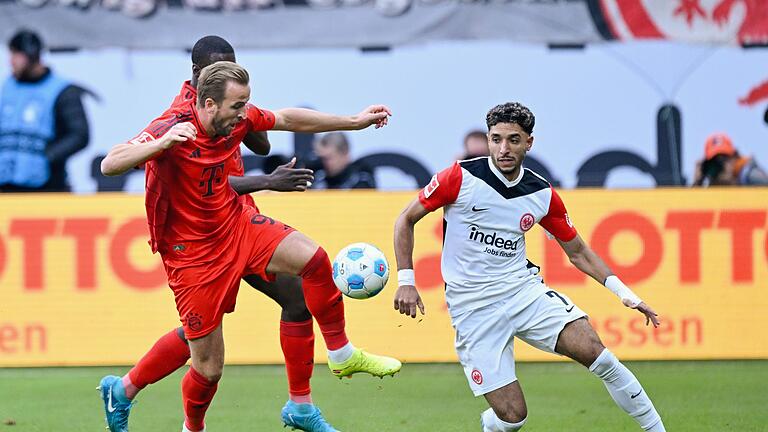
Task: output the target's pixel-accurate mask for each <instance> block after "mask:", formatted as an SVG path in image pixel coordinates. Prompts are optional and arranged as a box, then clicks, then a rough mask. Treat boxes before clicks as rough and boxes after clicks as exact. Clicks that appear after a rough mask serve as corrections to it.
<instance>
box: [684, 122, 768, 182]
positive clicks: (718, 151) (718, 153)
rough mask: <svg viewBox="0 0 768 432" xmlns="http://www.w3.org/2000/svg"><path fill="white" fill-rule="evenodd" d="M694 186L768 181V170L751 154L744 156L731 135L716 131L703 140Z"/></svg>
mask: <svg viewBox="0 0 768 432" xmlns="http://www.w3.org/2000/svg"><path fill="white" fill-rule="evenodd" d="M693 184H694V186H737V185H768V174H766V172H765V171H764V170H763V169H762V168H760V167H759V166H758V165H757V162H755V160H754V159H753V158H751V157H746V156H741V155H740V154H739V152H738V151H737V150H736V148H735V147H734V146H733V142H732V141H731V138H730V137H728V135H726V134H724V133H715V134H712V135H710V136H709V137H707V140H706V141H705V143H704V159H703V160H701V161H699V162H698V163H697V164H696V173H695V178H694V183H693Z"/></svg>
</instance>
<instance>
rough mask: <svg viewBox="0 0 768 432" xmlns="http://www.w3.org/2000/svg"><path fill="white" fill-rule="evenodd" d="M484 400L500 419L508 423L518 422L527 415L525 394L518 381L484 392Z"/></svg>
mask: <svg viewBox="0 0 768 432" xmlns="http://www.w3.org/2000/svg"><path fill="white" fill-rule="evenodd" d="M483 396H485V400H486V401H488V405H490V407H491V408H493V412H495V413H496V416H497V417H499V418H500V419H502V420H504V421H506V422H509V423H518V422H521V421H523V419H525V417H527V416H528V407H527V406H526V405H525V396H524V395H523V389H522V387H521V386H520V381H515V382H512V383H509V384H507V385H505V386H504V387H501V388H499V389H496V390H494V391H492V392H490V393H486V394H484V395H483Z"/></svg>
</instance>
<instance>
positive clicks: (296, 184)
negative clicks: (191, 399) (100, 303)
mask: <svg viewBox="0 0 768 432" xmlns="http://www.w3.org/2000/svg"><path fill="white" fill-rule="evenodd" d="M220 60H225V61H234V60H235V53H234V49H233V48H232V46H231V45H230V44H229V42H227V41H226V40H224V39H222V38H220V37H218V36H206V37H203V38H201V39H200V40H198V41H197V42H196V43H195V46H194V47H193V48H192V79H191V80H189V81H186V82H185V83H184V84H183V85H182V87H181V90H180V92H179V94H178V95H177V96H176V97H175V99H174V101H173V103H172V105H173V106H177V105H180V104H183V103H185V102H187V101H189V100H193V99H195V98H196V97H197V81H198V77H199V75H200V70H201V69H202V68H204V67H205V66H208V65H209V64H212V63H214V62H216V61H220ZM243 142H244V144H245V145H246V146H247V147H248V148H249V149H250V150H252V151H253V152H254V153H257V154H262V155H263V154H267V153H268V152H269V149H270V144H269V141H268V140H267V137H266V132H249V133H248V134H246V136H245V138H244V140H243ZM230 163H231V164H232V166H231V175H230V177H229V181H230V184H231V185H232V187H233V189H235V191H236V192H237V193H238V194H240V199H241V200H243V204H244V205H250V206H252V207H255V208H256V206H255V203H254V202H253V198H252V197H251V196H250V195H248V194H249V193H251V192H255V191H258V190H265V189H268V190H275V191H303V190H306V188H307V182H308V181H312V180H313V178H312V171H311V170H307V169H293V168H292V164H293V162H291V163H289V164H287V165H283V166H281V167H278V168H277V169H276V170H275V171H274V172H273V173H271V174H270V175H267V176H244V169H243V163H242V158H241V155H240V152H235V154H234V155H233V157H232V159H231V160H230ZM243 280H245V281H246V282H248V284H249V285H251V286H252V287H253V288H255V289H257V290H259V291H261V292H263V293H264V294H266V295H267V296H268V297H270V298H271V299H273V300H274V301H275V302H277V303H278V304H279V305H280V307H281V308H282V313H281V317H280V342H281V343H280V345H281V348H282V350H283V355H284V357H285V365H286V372H287V376H288V386H289V402H288V403H286V405H285V407H283V410H282V412H281V417H282V418H283V419H284V422H285V423H286V425H288V426H294V427H301V426H302V425H303V423H307V421H308V420H309V419H310V418H314V417H319V418H322V415H321V414H320V413H319V410H317V409H316V408H314V407H311V406H307V405H306V404H309V405H311V404H312V398H311V387H310V378H311V377H312V370H313V368H314V361H313V359H314V329H313V325H312V316H311V315H310V313H309V311H308V310H307V306H306V303H305V302H304V294H303V292H302V289H301V278H299V277H296V276H290V275H279V276H278V277H277V281H274V282H272V281H266V280H264V279H261V278H260V277H259V276H257V275H247V276H244V277H243ZM189 358H190V352H189V346H188V344H187V341H186V338H185V337H184V331H183V328H181V327H179V328H177V329H174V330H172V331H170V332H168V333H167V334H165V335H163V336H162V337H161V338H159V339H158V340H157V342H155V344H154V345H153V346H152V347H151V349H150V350H149V352H147V353H146V354H145V355H144V356H143V357H142V358H141V360H140V361H139V362H138V363H137V364H136V365H135V366H134V367H133V368H132V369H131V370H130V371H129V372H128V374H126V375H125V376H123V377H122V378H121V377H117V376H112V375H110V376H106V377H104V378H103V379H102V380H101V383H100V385H99V390H100V391H101V395H102V399H103V401H104V410H105V416H106V419H107V425H108V427H109V428H110V430H111V431H112V432H118V431H120V432H122V431H126V430H127V429H128V416H129V414H130V410H131V407H132V403H131V402H132V400H133V399H134V398H135V396H136V395H137V394H138V393H139V391H141V390H142V389H143V388H145V387H146V386H147V385H149V384H152V383H155V382H158V381H160V380H161V379H163V378H165V377H166V376H168V375H170V374H171V373H173V372H174V371H176V370H178V369H179V368H181V367H182V366H184V365H185V364H186V362H187V361H188V360H189ZM302 412H309V413H310V414H313V415H306V414H304V415H302V414H301V413H302ZM289 414H290V415H289ZM315 423H317V424H319V425H322V423H323V421H321V420H319V419H318V420H317V421H316V422H315ZM315 430H322V429H321V428H320V426H317V427H315Z"/></svg>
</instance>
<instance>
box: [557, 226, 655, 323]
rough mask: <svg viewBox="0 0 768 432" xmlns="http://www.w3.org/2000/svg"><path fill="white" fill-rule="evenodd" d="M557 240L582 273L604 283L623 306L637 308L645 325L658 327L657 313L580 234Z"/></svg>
mask: <svg viewBox="0 0 768 432" xmlns="http://www.w3.org/2000/svg"><path fill="white" fill-rule="evenodd" d="M557 241H558V243H560V246H561V247H562V248H563V250H564V251H565V253H566V254H567V255H568V259H570V261H571V264H573V265H574V266H575V267H576V268H578V269H579V270H581V271H582V272H583V273H585V274H587V275H589V276H591V277H592V278H593V279H595V280H596V281H598V282H600V283H601V284H603V285H605V287H606V288H608V289H609V290H611V292H613V293H614V294H616V295H617V296H618V297H619V298H620V299H621V302H622V303H623V304H624V305H625V306H627V307H629V308H632V309H637V310H638V311H640V313H642V314H643V315H645V320H646V321H645V323H646V325H647V324H649V323H653V326H654V327H658V325H659V318H658V314H657V313H656V312H655V311H654V310H653V309H651V307H650V306H648V305H647V304H646V303H645V302H643V301H642V300H641V299H640V297H638V296H637V294H635V293H634V292H632V290H631V289H629V287H627V286H626V285H624V283H623V282H621V280H620V279H619V278H618V277H616V276H615V275H614V274H613V272H612V271H611V269H610V268H608V265H607V264H605V261H603V260H602V258H600V257H599V256H598V255H597V254H596V253H595V251H593V250H592V248H590V247H589V245H587V243H586V242H584V239H582V238H581V236H580V235H576V237H574V238H573V239H572V240H570V241H562V240H559V239H558V240H557Z"/></svg>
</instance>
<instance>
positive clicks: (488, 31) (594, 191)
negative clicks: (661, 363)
mask: <svg viewBox="0 0 768 432" xmlns="http://www.w3.org/2000/svg"><path fill="white" fill-rule="evenodd" d="M138 3H142V2H138ZM145 3H147V4H153V5H155V7H156V9H155V10H153V11H152V12H151V13H136V12H135V11H134V12H131V9H130V7H129V6H126V5H129V2H119V1H116V2H113V3H112V4H113V7H112V8H108V7H106V6H101V5H100V4H97V3H90V2H79V3H77V4H73V3H71V2H54V1H50V2H31V1H22V0H19V1H14V0H5V1H0V24H2V25H0V37H2V39H3V40H7V38H8V36H10V34H11V33H12V32H13V31H14V30H15V29H17V28H19V27H30V28H33V29H35V30H38V31H41V33H42V35H43V37H44V39H45V40H46V42H47V43H48V44H49V45H51V46H52V47H53V48H54V52H52V53H50V54H48V55H46V56H45V60H46V62H47V63H48V64H49V65H51V66H53V67H54V68H55V69H56V70H57V71H58V72H60V73H61V74H62V75H64V76H67V77H71V78H72V79H73V80H74V81H75V82H77V83H79V84H81V85H83V86H84V87H85V88H87V89H89V90H90V91H91V92H93V94H95V95H96V96H97V97H95V98H94V97H87V98H86V99H85V101H86V102H85V103H86V108H87V112H88V115H89V120H90V122H91V142H90V144H89V147H88V148H87V149H86V150H84V151H82V152H80V153H79V154H78V155H76V156H75V157H73V158H72V159H71V160H70V162H69V165H68V172H69V176H70V180H71V182H72V184H73V189H74V191H75V192H76V194H75V195H74V196H73V195H66V196H65V195H14V196H8V195H6V196H0V209H2V211H0V370H2V368H5V367H19V366H96V365H105V366H109V365H126V364H132V363H134V362H135V361H136V360H137V358H138V356H139V355H141V354H142V353H144V352H145V351H146V349H147V348H148V347H149V346H150V344H151V343H152V342H153V341H154V338H156V337H157V336H159V335H160V334H162V333H164V332H165V331H167V330H168V329H169V328H172V327H174V326H176V325H177V324H178V320H177V317H176V315H175V310H174V308H173V299H172V296H171V294H170V292H169V290H168V289H167V288H165V282H164V275H163V272H162V270H161V268H160V267H159V259H158V257H157V256H152V255H151V254H150V253H149V248H148V247H147V245H146V228H145V226H146V225H145V222H144V212H143V199H142V197H141V192H142V190H143V175H142V174H141V173H133V174H130V175H129V176H127V178H126V180H125V182H122V181H120V182H118V183H114V182H109V181H107V180H105V179H104V178H102V177H101V176H100V174H98V173H97V172H96V171H95V170H94V169H95V167H97V166H98V161H99V157H100V156H102V155H104V154H105V153H106V151H107V150H108V149H109V148H110V147H111V145H113V144H115V143H117V142H121V141H125V140H126V139H128V138H131V137H132V136H133V135H134V134H135V133H136V132H137V131H139V130H141V128H142V127H143V126H144V125H145V123H146V122H147V121H148V120H149V119H150V118H152V117H154V116H155V115H156V114H158V113H159V112H161V111H162V110H163V109H164V108H165V106H166V105H167V104H168V103H169V102H170V100H171V99H172V97H173V96H174V95H175V94H176V93H177V91H178V88H179V86H180V84H181V82H182V81H183V80H185V79H188V78H189V74H190V64H189V54H188V52H186V51H185V50H186V49H188V48H189V47H190V45H191V44H192V43H193V42H194V41H195V40H196V39H197V38H198V37H200V36H203V35H205V34H211V33H215V34H220V35H222V36H224V37H226V38H228V39H229V40H230V41H232V43H233V45H234V46H235V49H236V51H237V56H238V60H239V62H240V63H242V64H243V65H245V66H246V67H247V68H248V69H249V70H250V71H251V73H252V75H253V76H254V78H255V79H254V83H253V87H254V92H253V94H254V97H253V101H254V102H255V103H256V104H257V105H260V106H263V107H266V108H280V107H287V106H298V105H301V106H310V107H314V108H317V109H320V110H324V111H331V112H340V113H353V112H357V111H358V110H359V109H360V108H362V107H363V106H365V105H367V104H369V103H379V102H382V103H386V104H388V105H390V107H391V108H392V109H393V111H394V114H395V115H394V117H393V118H392V120H391V123H390V125H389V126H388V127H387V128H385V129H383V130H379V131H363V132H359V133H354V134H352V135H351V140H352V152H353V157H354V158H363V157H368V158H370V160H372V161H377V160H378V161H381V160H382V159H381V157H380V156H381V155H383V154H394V155H395V156H396V158H395V159H394V160H395V162H394V163H392V164H391V166H382V167H380V168H377V171H376V175H377V180H378V182H379V184H380V185H381V188H380V189H381V190H379V191H369V192H317V191H313V192H307V193H304V194H301V195H299V194H290V195H285V194H283V195H279V194H271V193H261V194H257V195H256V196H255V198H256V201H257V203H258V204H259V206H260V207H261V208H262V210H263V211H264V212H265V213H267V214H269V215H271V216H274V217H277V218H279V219H281V220H284V221H286V222H288V223H290V224H291V225H293V226H295V227H297V228H299V229H301V230H302V231H304V232H306V233H307V234H309V235H310V236H311V237H313V238H315V239H317V240H318V241H319V242H320V243H321V244H323V245H324V246H325V247H326V249H328V250H329V251H331V252H334V251H336V250H338V249H340V248H341V247H343V246H344V245H345V244H347V243H350V242H352V241H368V242H371V243H374V244H376V245H378V246H379V247H381V248H382V249H383V250H384V251H385V253H386V254H387V256H388V257H389V258H390V262H391V263H392V264H394V255H393V253H392V245H391V237H392V227H393V224H394V220H395V218H396V216H397V214H398V213H399V211H400V210H401V209H402V207H403V206H404V205H405V203H406V202H407V201H408V200H409V199H410V198H411V197H413V196H414V194H415V190H416V188H417V187H418V186H421V185H422V184H423V179H424V175H426V174H425V173H428V174H429V175H431V173H433V172H435V171H437V170H439V169H441V168H443V167H444V166H446V165H448V164H449V163H450V162H451V161H452V160H453V159H455V157H456V156H458V155H459V154H460V153H461V138H462V136H463V134H464V133H465V132H467V131H468V130H470V129H473V128H478V127H483V125H484V113H485V112H486V111H487V109H488V108H490V107H491V106H493V105H495V104H497V103H501V102H504V101H508V100H519V101H522V102H523V103H525V104H527V105H528V106H530V107H531V108H532V110H533V111H534V113H535V114H536V116H537V126H536V129H535V133H534V135H535V137H536V141H535V145H534V150H533V153H532V154H531V155H532V156H533V157H534V158H535V159H536V162H537V163H538V166H541V167H543V168H544V169H545V170H546V171H547V174H548V175H549V176H550V179H551V180H553V182H554V183H556V184H558V185H559V186H560V187H561V188H562V190H563V192H562V195H563V198H564V200H565V202H566V204H567V206H568V208H569V211H570V213H571V215H572V218H573V220H574V222H575V225H576V226H577V228H578V229H579V231H580V232H581V234H582V236H583V237H584V238H585V239H587V240H588V241H589V242H590V243H591V244H592V245H593V246H594V247H595V249H596V250H597V251H598V253H601V254H602V255H603V256H604V257H605V258H607V260H608V262H609V264H611V265H612V266H613V267H614V269H615V270H617V273H618V274H619V275H621V276H622V277H623V278H624V279H625V281H626V282H627V283H628V284H629V285H630V286H631V287H633V288H634V289H635V290H636V291H637V292H638V294H639V295H641V296H642V297H643V298H644V299H647V300H648V301H649V302H650V303H651V304H652V305H653V306H654V307H655V308H656V309H657V310H658V311H659V312H660V313H661V315H662V318H663V323H664V324H663V326H662V327H661V328H659V329H656V330H654V329H649V328H647V327H645V326H644V325H643V323H642V321H641V319H640V318H638V315H637V314H636V313H633V312H632V311H629V310H626V309H624V308H622V307H621V306H620V304H619V303H618V301H617V300H616V299H615V298H614V297H613V296H612V295H611V294H610V293H608V292H607V290H605V289H603V288H601V287H600V286H599V285H597V284H596V283H595V282H594V281H591V280H588V279H587V278H585V277H581V276H579V275H578V274H577V273H575V272H574V270H572V269H571V268H569V265H568V264H567V260H566V258H565V257H564V255H563V254H562V253H561V252H560V251H559V248H557V247H556V243H555V242H553V241H548V240H547V239H546V237H545V235H544V233H543V231H541V230H540V229H538V228H536V229H534V230H533V231H532V232H531V234H530V235H529V236H528V244H529V248H530V249H529V250H530V256H531V259H532V260H534V261H535V262H537V263H539V264H541V265H542V267H543V271H544V278H545V280H546V281H547V282H548V283H549V284H550V285H551V286H552V287H553V288H555V289H558V290H562V291H563V292H565V293H566V294H568V295H569V296H570V297H571V298H572V299H573V300H574V301H575V302H577V303H578V304H579V305H580V306H581V307H582V308H583V309H584V310H585V311H587V312H588V313H589V314H590V315H591V317H592V322H593V325H595V326H596V327H597V329H598V331H599V333H600V335H601V337H602V338H603V340H604V342H605V343H606V345H608V346H609V347H610V348H611V349H612V350H614V351H615V352H616V353H617V355H618V356H619V357H620V358H623V359H627V360H711V359H766V358H768V336H766V333H765V332H764V329H765V328H766V327H767V326H768V316H767V315H766V314H765V310H766V308H768V285H767V282H766V281H768V217H767V215H768V206H766V203H768V189H765V188H749V189H702V190H694V189H690V188H687V187H684V186H685V185H689V184H690V183H691V179H692V176H693V167H694V165H695V163H696V161H697V160H698V159H699V158H701V156H702V154H703V142H704V139H705V137H706V136H707V135H708V134H710V133H712V132H715V131H723V132H726V133H728V134H729V135H730V136H731V137H732V138H733V141H734V143H735V145H736V146H737V147H738V148H739V149H740V150H741V151H742V152H743V153H746V154H749V155H754V156H755V157H756V159H757V160H758V162H762V163H763V166H765V163H768V146H766V145H765V141H766V136H767V135H768V128H767V127H766V124H765V122H764V118H763V117H764V111H765V108H766V102H767V100H766V99H760V98H758V99H756V100H754V99H752V100H749V101H748V102H749V103H742V102H745V101H744V99H745V98H748V95H750V94H751V92H753V90H756V89H758V88H759V87H760V86H761V85H762V84H763V83H764V82H765V81H766V80H768V72H766V70H768V69H766V67H765V66H766V64H768V50H765V49H764V46H765V44H766V42H768V37H766V35H768V21H765V18H764V17H765V16H768V15H766V14H765V13H764V11H763V12H762V14H761V11H760V10H759V8H760V7H764V6H762V4H761V3H759V2H736V3H735V4H736V6H735V7H734V9H733V10H732V12H731V15H730V16H729V19H728V20H727V21H725V22H724V23H722V24H718V22H717V21H716V20H715V19H714V18H713V14H714V10H715V9H716V8H717V7H718V5H720V4H721V2H720V1H716V0H701V1H700V2H699V3H700V4H701V7H702V10H703V11H705V12H706V15H704V16H698V15H696V14H695V13H694V19H692V20H686V14H685V13H680V14H678V13H676V12H675V11H676V9H675V8H676V7H677V6H679V3H678V2H674V1H671V2H664V1H656V0H634V1H619V0H616V1H612V0H601V1H598V0H594V1H593V0H584V1H578V0H568V1H566V0H562V1H557V0H552V1H515V0H510V1H507V2H499V3H482V2H452V1H445V2H426V1H425V2H413V3H411V2H397V1H389V2H384V1H371V2H303V1H296V2H289V3H279V4H277V5H276V6H275V4H272V5H273V6H274V7H272V8H266V9H261V7H262V6H264V5H267V4H268V3H270V2H267V1H265V2H261V3H258V2H254V3H252V4H251V3H238V2H229V3H226V2H224V3H222V4H224V5H230V6H221V5H219V3H218V2H212V3H207V4H202V3H194V2H189V3H186V2H183V3H179V2H168V4H167V5H166V4H165V3H155V2H154V1H148V2H145ZM257 3H258V4H257ZM232 4H235V5H238V4H240V5H241V6H242V8H241V9H238V8H237V7H233V9H232V10H230V9H228V7H231V5H232ZM270 4H271V3H270ZM114 5H118V6H117V7H114ZM158 5H159V6H158ZM164 5H165V6H164ZM206 5H208V6H210V5H214V6H213V7H207V6H206ZM216 5H219V6H216ZM243 5H244V6H243ZM254 5H256V6H254ZM409 5H410V6H409ZM749 5H751V6H749ZM755 5H757V6H755ZM753 6H755V7H757V8H758V9H757V10H753V9H750V7H753ZM121 8H122V9H121ZM760 17H763V18H760ZM340 18H343V19H340ZM183 19H189V20H191V22H194V23H195V24H196V25H188V26H184V25H180V24H179V23H180V22H182V21H181V20H183ZM761 19H762V20H763V21H760V20H761ZM333 20H336V21H333ZM648 20H650V23H651V24H648ZM230 21H232V22H234V23H235V24H236V25H230V24H228V23H229V22H230ZM329 22H335V23H336V25H334V26H330V25H329V24H328V23H329ZM53 23H55V25H54V24H53ZM286 23H289V24H291V25H288V24H286ZM299 23H301V24H306V25H297V24H299ZM366 23H367V25H368V27H366ZM86 24H88V25H87V26H86ZM648 25H650V26H651V27H653V29H655V31H650V30H649V29H648V28H647V26H648ZM225 26H226V27H225ZM430 26H431V27H430ZM644 26H645V27H644ZM284 28H290V29H291V30H290V31H285V30H283V29H284ZM409 29H410V30H409ZM150 31H151V32H153V33H148V32H150ZM143 34H153V35H155V36H153V37H144V36H141V35H143ZM8 74H9V69H8V53H7V51H6V50H0V76H7V75H8ZM740 101H741V102H740ZM270 140H271V141H272V143H273V149H274V152H275V153H278V154H283V155H291V154H294V153H298V154H301V153H302V152H305V151H306V150H307V146H306V143H307V142H308V137H306V136H296V135H292V134H287V133H273V134H270ZM617 152H624V153H617ZM633 155H634V156H636V157H634V158H633V157H632V156H633ZM376 157H379V159H376ZM638 160H640V162H637V161H638ZM404 161H406V162H408V163H411V162H412V163H414V164H415V165H413V166H415V167H416V168H417V169H409V167H411V168H412V167H413V166H411V165H403V163H405V162H404ZM590 161H591V162H592V163H591V164H590V163H588V162H590ZM643 161H644V162H645V164H643ZM251 162H252V166H253V167H254V170H253V171H251V172H252V173H258V172H259V170H258V166H259V161H258V160H256V159H255V158H252V160H251ZM632 164H634V165H632ZM638 168H639V169H638ZM578 186H590V187H588V188H587V187H578ZM674 186H681V187H674ZM121 191H122V192H121ZM97 192H98V193H97ZM126 192H127V193H126ZM318 209H323V212H322V213H320V214H319V213H318ZM439 227H440V215H439V214H432V215H430V216H429V217H428V218H427V219H425V220H424V221H423V222H422V223H420V224H419V225H418V227H417V240H416V243H417V249H416V253H415V259H416V271H417V282H418V285H419V286H420V287H421V289H422V293H423V296H424V298H425V303H426V306H427V310H428V312H427V315H426V316H425V317H424V318H423V319H420V320H416V321H414V320H410V319H406V318H403V317H401V316H400V315H398V314H397V313H396V312H395V311H394V310H392V307H391V298H392V294H393V292H394V289H395V286H394V285H395V283H394V280H393V281H390V284H389V285H388V287H387V289H386V290H385V291H384V292H383V293H382V294H381V295H380V296H378V297H377V298H375V299H373V300H370V301H352V300H349V301H348V305H349V306H348V311H349V312H348V322H349V323H350V326H349V328H350V333H351V335H352V337H353V339H354V340H355V341H356V344H358V345H360V346H364V347H366V348H368V349H370V350H372V351H380V352H386V353H388V354H393V355H397V356H399V357H402V358H403V359H404V360H406V361H408V362H450V363H453V362H455V361H456V357H455V353H454V351H453V349H452V345H453V344H452V339H453V335H452V330H451V328H450V322H449V319H448V316H447V312H446V310H445V306H444V299H443V293H442V282H441V280H440V277H439V251H440V244H441V240H440V229H439ZM241 292H242V294H241V295H240V296H239V300H238V310H237V312H236V313H235V314H233V315H232V316H231V317H229V318H228V319H227V327H226V333H227V343H228V353H227V355H228V361H229V362H230V363H235V364H252V363H257V364H260V363H281V362H282V355H281V353H280V350H279V344H278V336H277V335H278V332H277V325H278V317H279V311H278V310H277V307H276V306H275V305H273V304H272V303H270V302H269V301H268V300H266V299H265V298H264V296H262V295H261V294H259V293H256V292H253V290H252V289H251V288H250V287H248V286H247V285H245V284H243V286H242V290H241ZM115 340H119V341H120V342H119V343H110V342H108V341H115ZM108 343H110V345H109V348H108V349H105V344H108ZM320 345H321V343H318V347H319V346H320ZM317 351H318V356H317V358H316V360H317V361H323V360H324V354H323V350H321V349H318V350H317ZM516 352H517V354H518V358H519V359H520V360H523V361H525V360H531V361H550V360H557V358H556V357H554V356H551V355H548V354H544V353H541V352H538V351H535V350H533V349H530V348H529V347H527V346H525V345H524V344H517V345H516ZM670 364H672V365H674V364H676V363H670ZM2 390H4V389H3V388H2V381H0V395H3V394H4V395H8V394H14V391H15V390H14V389H11V391H10V392H7V393H3V391H2ZM19 391H20V392H22V393H23V390H19ZM20 394H21V393H20ZM754 400H757V399H754ZM762 400H763V401H764V402H765V399H764V397H763V398H762ZM7 401H8V400H7V399H6V402H7ZM6 406H8V405H7V404H6ZM478 412H479V411H478ZM2 413H3V400H2V398H0V415H1V414H2ZM691 424H693V423H691ZM534 428H535V424H534ZM34 430H36V429H34ZM73 430H74V429H73ZM534 430H535V429H534ZM549 430H551V429H549ZM603 430H607V429H603ZM614 430H619V429H614ZM627 430H629V429H627ZM679 430H683V429H679ZM702 430H703V429H702ZM713 430H714V429H713ZM734 430H736V429H734ZM740 430H763V429H760V428H759V427H758V428H757V429H740Z"/></svg>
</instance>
